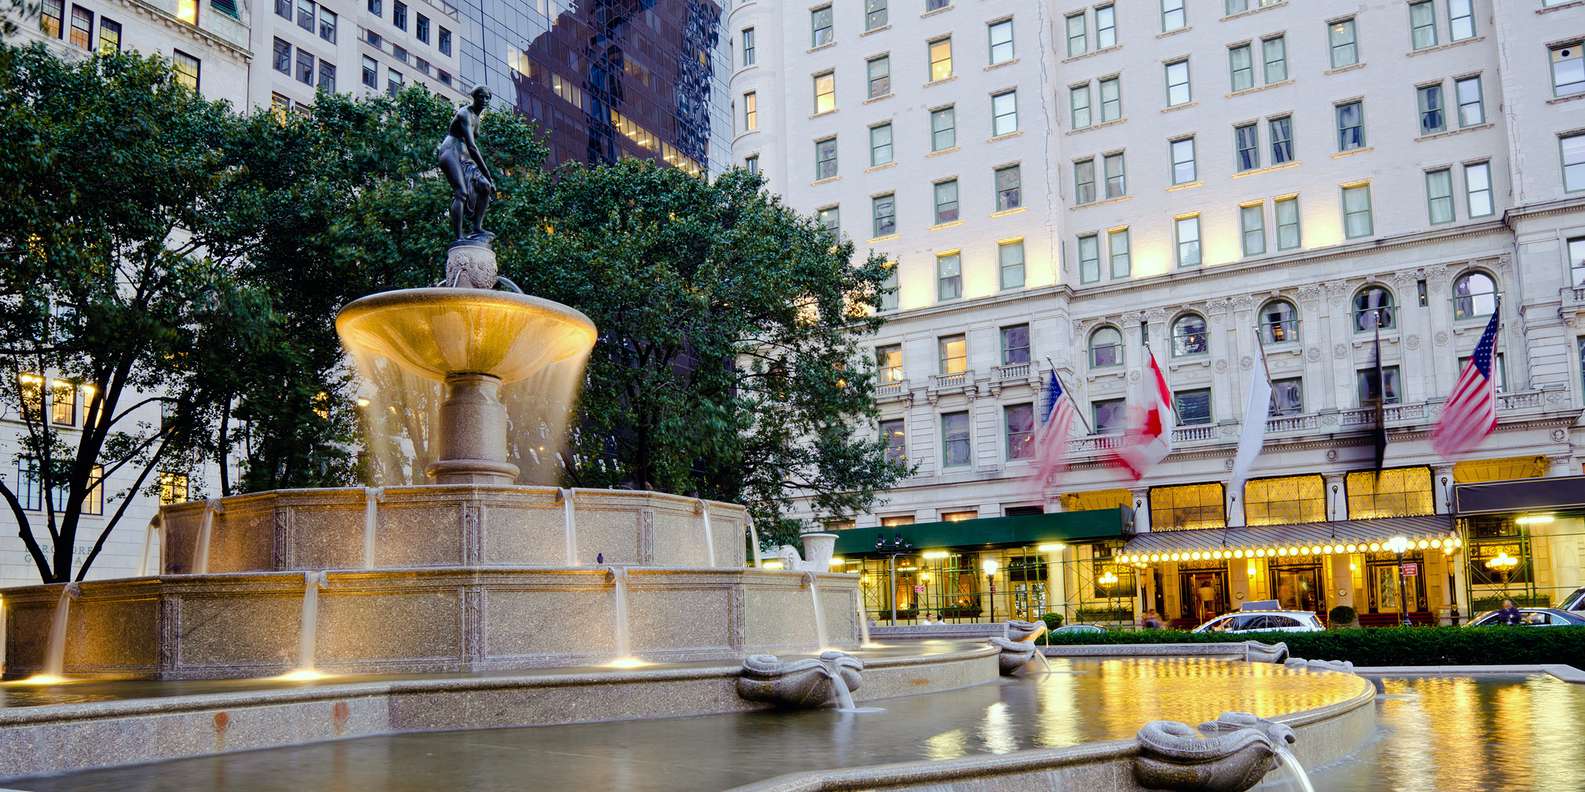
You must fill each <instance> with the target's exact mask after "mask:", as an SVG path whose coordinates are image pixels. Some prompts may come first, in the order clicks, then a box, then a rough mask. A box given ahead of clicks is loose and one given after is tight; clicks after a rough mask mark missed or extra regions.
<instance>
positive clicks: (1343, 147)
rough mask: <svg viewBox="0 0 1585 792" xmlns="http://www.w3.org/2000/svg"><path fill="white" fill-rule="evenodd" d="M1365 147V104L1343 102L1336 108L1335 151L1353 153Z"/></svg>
mask: <svg viewBox="0 0 1585 792" xmlns="http://www.w3.org/2000/svg"><path fill="white" fill-rule="evenodd" d="M1364 147H1365V103H1364V102H1344V103H1343V104H1340V105H1338V106H1337V150H1338V151H1353V150H1354V149H1357V148H1364Z"/></svg>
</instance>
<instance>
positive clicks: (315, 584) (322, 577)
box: [282, 572, 329, 680]
mask: <svg viewBox="0 0 1585 792" xmlns="http://www.w3.org/2000/svg"><path fill="white" fill-rule="evenodd" d="M328 580H329V578H328V577H327V576H326V574H325V573H324V572H307V573H304V574H303V615H302V616H301V617H300V618H299V620H298V629H297V668H296V669H295V670H293V671H292V672H291V673H289V674H285V675H283V676H282V678H283V679H289V680H310V679H319V678H320V677H322V676H324V675H323V674H321V673H320V672H319V669H318V668H317V667H316V663H315V656H316V654H317V651H318V646H319V589H321V588H322V587H324V585H325V583H326V582H327V581H328Z"/></svg>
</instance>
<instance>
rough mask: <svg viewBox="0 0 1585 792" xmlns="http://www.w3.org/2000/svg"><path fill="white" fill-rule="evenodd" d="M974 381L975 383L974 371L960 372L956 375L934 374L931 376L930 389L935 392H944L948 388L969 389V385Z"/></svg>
mask: <svg viewBox="0 0 1585 792" xmlns="http://www.w3.org/2000/svg"><path fill="white" fill-rule="evenodd" d="M973 381H974V372H973V371H959V372H958V373H956V374H932V375H930V387H931V389H933V390H944V389H946V388H963V387H967V386H968V385H969V383H972V382H973Z"/></svg>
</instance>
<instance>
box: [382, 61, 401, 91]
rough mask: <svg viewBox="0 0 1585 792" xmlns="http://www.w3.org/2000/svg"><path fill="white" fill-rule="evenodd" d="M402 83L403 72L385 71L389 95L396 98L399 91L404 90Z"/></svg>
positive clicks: (386, 87) (386, 89)
mask: <svg viewBox="0 0 1585 792" xmlns="http://www.w3.org/2000/svg"><path fill="white" fill-rule="evenodd" d="M402 82H403V80H402V73H401V72H399V71H397V70H395V69H390V68H388V69H386V70H385V92H386V93H387V94H390V95H392V96H395V95H396V92H397V91H400V90H402Z"/></svg>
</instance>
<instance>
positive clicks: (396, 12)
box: [391, 0, 407, 30]
mask: <svg viewBox="0 0 1585 792" xmlns="http://www.w3.org/2000/svg"><path fill="white" fill-rule="evenodd" d="M391 24H392V25H395V26H396V29H397V30H407V4H406V3H404V2H402V0H396V2H395V3H393V4H391Z"/></svg>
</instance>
